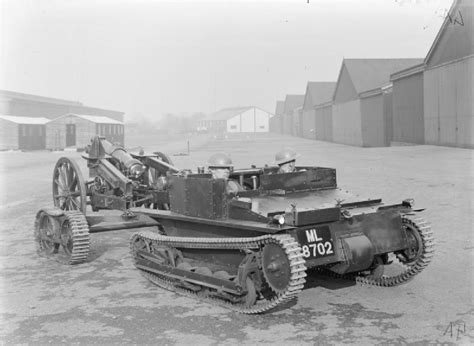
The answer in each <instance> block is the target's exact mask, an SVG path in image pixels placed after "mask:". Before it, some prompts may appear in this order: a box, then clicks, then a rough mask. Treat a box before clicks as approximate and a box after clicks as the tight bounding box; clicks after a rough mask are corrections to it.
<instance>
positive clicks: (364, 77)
mask: <svg viewBox="0 0 474 346" xmlns="http://www.w3.org/2000/svg"><path fill="white" fill-rule="evenodd" d="M421 61H422V59H344V61H343V62H342V66H341V69H340V72H339V77H338V79H337V84H336V90H335V93H334V106H333V114H332V115H333V141H334V142H337V143H342V144H350V145H356V146H364V147H377V146H387V145H389V144H390V140H391V134H390V128H391V119H390V115H391V114H390V113H391V112H389V114H386V111H389V107H385V106H384V99H386V98H384V92H383V89H382V88H383V87H385V86H387V85H388V84H389V83H390V74H392V73H394V72H396V71H399V70H402V69H404V68H407V67H410V66H413V65H415V64H418V63H420V62H421ZM387 102H390V100H387Z"/></svg>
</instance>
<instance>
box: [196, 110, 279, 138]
mask: <svg viewBox="0 0 474 346" xmlns="http://www.w3.org/2000/svg"><path fill="white" fill-rule="evenodd" d="M272 117H273V114H271V113H270V112H267V111H264V110H263V109H260V108H258V107H254V106H249V107H235V108H225V109H221V110H220V111H217V112H215V113H213V114H211V115H209V116H207V117H204V118H203V119H200V120H199V121H198V130H201V131H203V130H206V131H210V132H217V133H223V132H230V133H231V132H268V131H269V128H270V119H271V118H272Z"/></svg>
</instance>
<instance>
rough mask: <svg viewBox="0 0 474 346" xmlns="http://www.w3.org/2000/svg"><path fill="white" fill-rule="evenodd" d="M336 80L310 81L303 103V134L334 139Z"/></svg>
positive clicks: (322, 138)
mask: <svg viewBox="0 0 474 346" xmlns="http://www.w3.org/2000/svg"><path fill="white" fill-rule="evenodd" d="M335 86H336V82H308V84H307V86H306V94H305V97H304V103H303V108H302V110H303V113H302V120H301V122H300V124H301V130H300V132H301V136H302V137H304V138H309V139H319V140H323V141H331V140H332V97H333V94H334V88H335Z"/></svg>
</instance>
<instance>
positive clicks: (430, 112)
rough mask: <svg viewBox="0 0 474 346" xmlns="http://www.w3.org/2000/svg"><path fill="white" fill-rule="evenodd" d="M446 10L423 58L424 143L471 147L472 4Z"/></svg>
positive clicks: (473, 98) (473, 99)
mask: <svg viewBox="0 0 474 346" xmlns="http://www.w3.org/2000/svg"><path fill="white" fill-rule="evenodd" d="M449 13H450V15H449V16H447V17H446V19H445V21H444V23H443V25H442V27H441V30H440V31H439V33H438V35H437V36H436V39H435V41H434V43H433V45H432V47H431V49H430V51H429V52H428V55H427V56H426V59H425V71H424V73H423V78H424V83H423V100H424V102H423V106H424V107H423V110H424V120H425V143H426V144H436V145H448V146H457V147H466V148H474V119H473V117H474V114H473V109H474V92H473V84H474V68H473V66H474V38H473V33H474V26H473V20H474V15H473V13H474V4H473V2H472V1H471V0H459V1H456V2H455V3H454V4H453V6H452V7H451V10H450V12H449Z"/></svg>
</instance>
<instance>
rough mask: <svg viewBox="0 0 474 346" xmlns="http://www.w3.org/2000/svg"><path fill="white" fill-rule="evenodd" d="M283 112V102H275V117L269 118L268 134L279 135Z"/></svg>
mask: <svg viewBox="0 0 474 346" xmlns="http://www.w3.org/2000/svg"><path fill="white" fill-rule="evenodd" d="M284 110H285V101H277V102H276V108H275V115H274V116H273V117H271V118H270V132H275V133H281V130H282V128H281V122H282V116H283V111H284Z"/></svg>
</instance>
